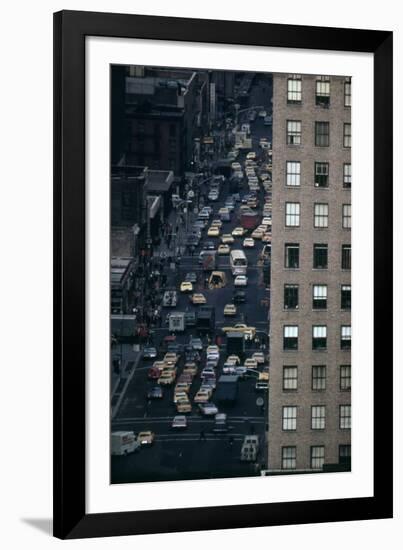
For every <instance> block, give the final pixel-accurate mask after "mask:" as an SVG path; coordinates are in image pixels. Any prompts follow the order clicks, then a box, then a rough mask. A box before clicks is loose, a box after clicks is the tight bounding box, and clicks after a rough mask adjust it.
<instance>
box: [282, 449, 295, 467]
mask: <svg viewBox="0 0 403 550" xmlns="http://www.w3.org/2000/svg"><path fill="white" fill-rule="evenodd" d="M296 467H297V447H281V468H282V469H283V470H295V468H296Z"/></svg>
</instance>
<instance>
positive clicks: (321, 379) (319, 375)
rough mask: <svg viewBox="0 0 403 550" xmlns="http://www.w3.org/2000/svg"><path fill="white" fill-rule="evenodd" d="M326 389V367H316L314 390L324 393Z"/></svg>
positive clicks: (314, 369)
mask: <svg viewBox="0 0 403 550" xmlns="http://www.w3.org/2000/svg"><path fill="white" fill-rule="evenodd" d="M325 389H326V365H314V366H313V367H312V390H313V391H323V390H325Z"/></svg>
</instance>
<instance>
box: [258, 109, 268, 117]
mask: <svg viewBox="0 0 403 550" xmlns="http://www.w3.org/2000/svg"><path fill="white" fill-rule="evenodd" d="M259 116H260V118H264V117H265V116H267V112H266V111H264V110H262V111H259Z"/></svg>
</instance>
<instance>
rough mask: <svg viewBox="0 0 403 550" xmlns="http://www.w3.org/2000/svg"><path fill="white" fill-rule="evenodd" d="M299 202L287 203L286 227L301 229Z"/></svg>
mask: <svg viewBox="0 0 403 550" xmlns="http://www.w3.org/2000/svg"><path fill="white" fill-rule="evenodd" d="M299 214H300V204H299V202H286V203H285V225H286V227H299Z"/></svg>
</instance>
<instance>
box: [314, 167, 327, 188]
mask: <svg viewBox="0 0 403 550" xmlns="http://www.w3.org/2000/svg"><path fill="white" fill-rule="evenodd" d="M328 186H329V163H328V162H315V187H328Z"/></svg>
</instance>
